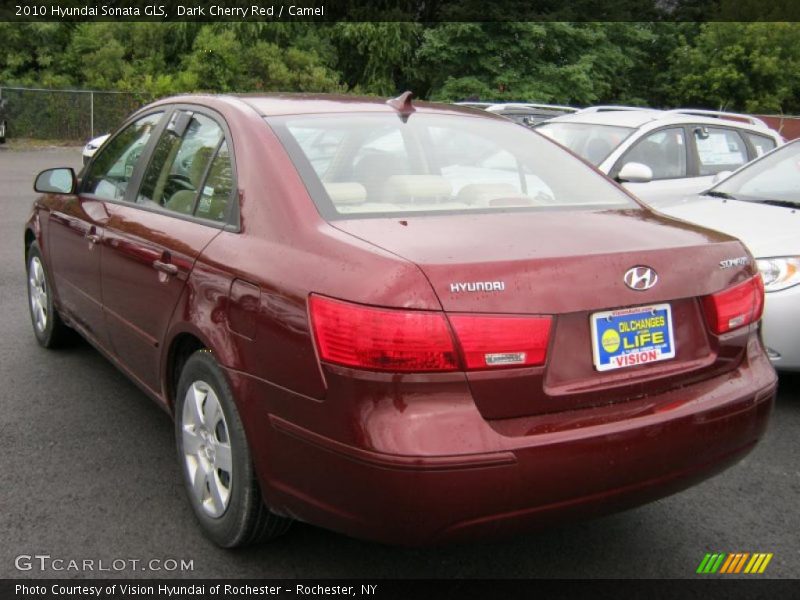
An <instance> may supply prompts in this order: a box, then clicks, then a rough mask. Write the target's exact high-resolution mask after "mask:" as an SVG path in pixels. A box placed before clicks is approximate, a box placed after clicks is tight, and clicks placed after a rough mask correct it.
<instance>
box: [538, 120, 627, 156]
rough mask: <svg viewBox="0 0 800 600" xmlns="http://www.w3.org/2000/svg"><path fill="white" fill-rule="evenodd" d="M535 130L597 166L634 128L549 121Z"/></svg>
mask: <svg viewBox="0 0 800 600" xmlns="http://www.w3.org/2000/svg"><path fill="white" fill-rule="evenodd" d="M536 131H538V132H539V133H542V134H544V135H546V136H548V137H550V138H552V139H554V140H555V141H557V142H558V143H559V144H561V145H562V146H566V147H567V148H569V149H570V150H572V151H573V152H574V153H575V154H577V155H578V156H580V157H581V158H583V159H585V160H587V161H589V162H590V163H592V164H593V165H595V166H597V165H599V164H600V163H602V162H603V161H604V160H605V159H606V158H608V156H609V155H610V154H611V153H612V152H613V151H614V150H615V149H616V148H617V146H619V145H620V144H621V143H622V142H623V141H625V139H626V138H627V137H628V136H629V135H630V134H632V133H633V132H634V131H635V130H634V129H633V128H631V127H618V126H615V125H593V124H589V123H552V122H550V123H544V124H542V125H539V126H538V127H536Z"/></svg>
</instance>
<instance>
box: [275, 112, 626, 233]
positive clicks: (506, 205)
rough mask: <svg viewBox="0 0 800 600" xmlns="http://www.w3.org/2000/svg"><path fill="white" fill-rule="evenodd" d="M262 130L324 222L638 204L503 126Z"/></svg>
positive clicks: (357, 121) (375, 120)
mask: <svg viewBox="0 0 800 600" xmlns="http://www.w3.org/2000/svg"><path fill="white" fill-rule="evenodd" d="M268 123H269V124H270V125H271V127H272V128H273V129H274V130H275V132H276V133H277V135H278V136H279V137H280V138H281V141H282V142H283V144H284V146H285V147H286V148H287V151H288V152H289V154H290V156H291V158H292V160H293V162H294V164H295V166H296V167H297V168H298V171H299V173H300V174H301V176H302V177H303V179H304V180H305V183H306V186H307V187H308V189H309V191H310V193H311V195H312V197H313V198H314V201H315V202H316V203H317V206H318V207H319V208H320V212H321V213H322V214H323V216H325V217H326V218H328V217H333V218H336V217H341V216H347V217H350V216H358V215H370V214H380V215H386V216H388V215H390V214H396V215H403V214H409V213H441V212H447V211H449V212H468V211H484V212H500V211H508V210H541V209H552V208H586V209H593V208H594V209H599V208H635V207H637V206H638V205H637V204H636V203H635V202H634V201H633V200H631V199H630V197H628V196H627V195H625V194H624V193H622V192H621V191H619V190H618V189H617V188H616V187H614V186H613V185H611V184H610V183H609V182H608V181H606V180H605V179H604V178H603V177H602V176H601V175H598V174H597V173H596V172H594V171H593V170H592V169H590V168H589V167H587V166H586V165H585V164H583V163H581V162H580V161H578V160H576V159H575V158H574V157H572V156H570V155H569V153H567V152H564V151H563V150H562V149H561V148H559V147H558V146H557V145H555V144H553V143H551V142H550V141H549V140H547V139H545V138H543V137H542V136H539V135H536V134H535V133H533V132H531V131H529V130H527V129H525V128H523V127H520V126H518V125H515V124H513V123H510V122H505V121H500V120H496V119H486V118H481V117H468V116H454V115H438V114H423V113H415V114H412V115H410V116H409V117H408V118H407V119H403V118H401V116H400V115H398V114H367V115H364V114H331V115H312V116H308V115H304V116H288V117H273V118H269V119H268Z"/></svg>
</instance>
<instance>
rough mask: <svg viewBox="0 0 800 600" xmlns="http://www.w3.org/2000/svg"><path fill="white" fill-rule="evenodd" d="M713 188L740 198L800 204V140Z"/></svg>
mask: <svg viewBox="0 0 800 600" xmlns="http://www.w3.org/2000/svg"><path fill="white" fill-rule="evenodd" d="M709 191H710V192H711V193H712V194H714V195H725V196H727V197H731V198H735V199H737V200H750V201H754V202H769V201H775V200H778V201H782V202H791V203H793V204H795V205H800V142H795V143H792V144H787V145H785V146H783V147H781V148H779V149H778V150H775V151H774V152H772V153H771V154H769V155H768V156H765V157H764V158H762V159H761V160H759V161H756V162H754V163H752V164H751V165H750V166H748V167H746V168H744V169H742V170H741V171H739V172H738V173H735V174H733V175H731V176H730V177H728V178H727V179H725V180H724V181H722V182H721V183H720V184H719V185H717V186H716V187H714V188H712V189H711V190H709Z"/></svg>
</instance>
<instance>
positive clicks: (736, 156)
mask: <svg viewBox="0 0 800 600" xmlns="http://www.w3.org/2000/svg"><path fill="white" fill-rule="evenodd" d="M694 140H695V147H696V148H697V162H698V172H699V174H700V175H715V174H716V173H719V172H721V171H734V170H736V169H738V168H739V167H741V166H742V165H743V164H745V163H746V162H747V160H748V159H747V147H746V146H745V143H744V140H743V139H742V137H741V136H740V135H739V134H738V133H737V132H736V131H735V130H733V129H722V128H717V127H697V128H695V130H694Z"/></svg>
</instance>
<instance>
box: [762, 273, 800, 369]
mask: <svg viewBox="0 0 800 600" xmlns="http://www.w3.org/2000/svg"><path fill="white" fill-rule="evenodd" d="M798 307H800V285H796V286H794V287H792V288H789V289H788V290H783V291H780V292H770V293H768V294H766V296H765V302H764V319H763V335H764V345H765V346H766V347H767V348H768V349H769V351H770V355H771V356H773V357H774V358H773V359H772V364H773V365H775V368H776V369H779V370H781V371H800V311H798Z"/></svg>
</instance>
